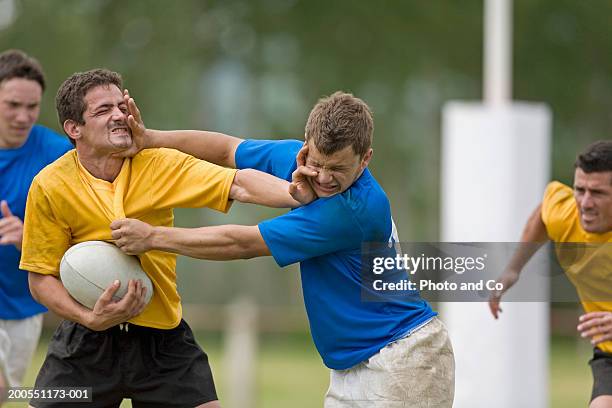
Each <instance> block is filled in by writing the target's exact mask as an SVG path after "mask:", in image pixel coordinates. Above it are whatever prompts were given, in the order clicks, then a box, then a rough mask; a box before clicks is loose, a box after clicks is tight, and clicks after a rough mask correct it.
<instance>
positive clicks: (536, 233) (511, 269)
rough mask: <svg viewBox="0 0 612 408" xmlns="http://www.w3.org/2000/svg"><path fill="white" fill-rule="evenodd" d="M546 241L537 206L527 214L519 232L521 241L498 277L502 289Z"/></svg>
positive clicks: (512, 282) (515, 279) (513, 279)
mask: <svg viewBox="0 0 612 408" xmlns="http://www.w3.org/2000/svg"><path fill="white" fill-rule="evenodd" d="M547 241H548V235H547V232H546V226H545V225H544V222H543V221H542V210H541V206H538V207H537V208H536V209H535V210H534V211H533V213H532V214H531V215H530V216H529V219H528V220H527V223H526V224H525V227H524V228H523V233H522V234H521V242H520V243H519V245H518V247H517V249H516V251H515V252H514V255H513V256H512V258H511V259H510V262H509V263H508V267H507V268H506V270H505V272H504V274H503V275H502V276H501V278H500V282H502V283H503V284H504V291H505V290H507V289H509V288H510V287H511V286H512V285H514V283H515V282H516V281H517V280H518V278H519V276H520V274H521V272H522V270H523V268H524V267H525V265H527V263H528V262H529V260H530V259H531V258H532V257H533V255H534V254H535V253H536V252H537V251H538V250H539V249H540V248H541V247H542V246H543V245H544V244H545V243H546V242H547Z"/></svg>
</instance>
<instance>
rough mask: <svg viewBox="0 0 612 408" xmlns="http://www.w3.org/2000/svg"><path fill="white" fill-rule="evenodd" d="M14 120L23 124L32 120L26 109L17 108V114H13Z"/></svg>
mask: <svg viewBox="0 0 612 408" xmlns="http://www.w3.org/2000/svg"><path fill="white" fill-rule="evenodd" d="M15 120H16V121H17V122H18V123H19V124H21V125H25V124H28V123H30V121H31V120H32V117H31V115H30V113H29V112H28V111H27V110H26V109H18V110H17V114H16V115H15Z"/></svg>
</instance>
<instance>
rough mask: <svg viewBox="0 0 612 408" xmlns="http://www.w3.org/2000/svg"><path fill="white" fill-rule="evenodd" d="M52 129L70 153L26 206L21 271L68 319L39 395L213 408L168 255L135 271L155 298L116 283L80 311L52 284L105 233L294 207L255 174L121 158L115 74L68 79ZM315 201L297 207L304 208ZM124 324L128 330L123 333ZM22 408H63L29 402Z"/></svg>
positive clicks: (168, 157) (182, 159)
mask: <svg viewBox="0 0 612 408" xmlns="http://www.w3.org/2000/svg"><path fill="white" fill-rule="evenodd" d="M56 105H57V110H58V116H59V120H60V123H61V124H62V126H63V129H64V131H65V132H66V134H67V135H68V136H69V138H70V139H71V140H72V141H73V142H74V144H75V146H76V150H73V151H71V152H68V153H67V154H65V155H64V156H62V157H61V158H60V159H59V160H57V161H56V162H55V163H53V164H52V165H50V166H48V167H47V168H45V169H44V170H43V171H42V172H41V173H39V174H38V175H37V176H36V177H35V178H34V181H33V183H32V187H31V189H30V192H29V195H28V201H27V206H26V217H25V230H24V238H23V253H22V258H21V268H22V269H25V270H28V271H30V275H29V279H30V289H31V291H32V294H33V295H34V297H35V298H36V299H37V300H38V301H40V302H41V303H42V304H44V305H45V306H47V307H48V308H49V309H50V310H52V311H53V312H55V313H56V314H58V315H59V316H61V317H63V318H64V319H65V320H64V321H63V322H62V323H61V325H60V326H59V328H58V329H57V330H56V332H55V334H54V336H53V339H52V340H51V343H50V344H49V351H48V354H47V357H46V359H45V362H44V363H43V366H42V368H41V370H40V372H39V374H38V377H37V379H36V385H35V386H36V387H37V388H41V387H54V388H55V387H82V386H90V387H93V392H92V398H93V401H92V402H90V403H71V404H70V405H71V406H74V407H79V406H83V407H87V408H96V407H118V406H119V405H120V403H121V401H122V399H123V398H131V399H132V405H133V406H134V407H146V408H155V407H160V408H161V407H164V408H171V407H177V408H178V407H196V406H197V407H208V408H212V407H219V406H220V405H219V402H218V401H217V395H216V391H215V386H214V382H213V377H212V374H211V370H210V367H209V365H208V359H207V356H206V354H205V353H204V352H203V351H202V349H201V348H200V347H199V346H198V345H197V344H196V343H195V340H194V338H193V334H192V332H191V329H190V328H189V326H188V325H187V324H186V323H185V321H184V320H182V311H181V302H180V296H179V294H178V292H177V287H176V270H175V269H176V256H175V255H172V254H168V253H163V252H149V253H147V254H145V255H143V256H140V257H139V259H140V263H141V265H142V267H143V269H144V271H145V272H146V273H147V275H148V276H149V277H150V278H151V281H152V283H153V287H154V293H153V297H152V299H151V302H150V303H149V304H148V305H146V306H145V303H144V296H145V289H144V288H143V287H142V285H141V282H140V281H130V282H129V284H128V291H127V294H126V295H125V296H124V297H123V299H121V300H120V301H113V300H112V297H113V294H114V293H115V292H116V291H117V290H118V288H119V283H118V282H114V283H113V284H112V285H110V286H109V287H108V288H107V289H106V290H105V292H104V293H103V294H102V295H101V296H100V298H99V299H98V301H97V303H96V304H95V306H94V308H93V310H89V309H87V308H85V307H84V306H82V305H80V304H79V303H77V302H76V301H75V300H74V299H73V298H72V297H70V295H69V294H68V292H67V291H66V289H65V288H64V286H63V285H62V282H61V281H60V279H59V263H60V260H61V258H62V256H63V254H64V253H65V252H66V250H67V249H68V248H70V247H71V246H72V245H75V244H77V243H80V242H84V241H91V240H104V241H111V230H110V228H109V224H110V223H111V222H112V221H113V220H116V219H119V218H124V217H134V218H137V219H139V220H143V221H146V222H148V223H151V224H153V225H159V226H162V225H164V226H171V225H172V224H173V218H174V216H173V208H176V207H208V208H212V209H215V210H218V211H222V212H226V211H228V210H229V208H230V205H231V202H232V200H238V201H242V202H249V203H256V204H261V205H267V206H272V207H297V206H299V205H300V203H299V202H297V201H296V200H294V199H293V198H292V197H291V196H290V195H289V193H288V186H289V183H288V182H287V181H284V180H280V179H278V178H275V177H272V176H270V175H267V174H265V173H262V172H258V171H256V170H238V171H237V170H235V169H227V168H224V167H220V166H217V165H214V164H211V163H208V162H205V161H202V160H198V159H195V158H194V157H192V156H189V155H186V154H183V153H181V152H179V151H176V150H172V149H148V150H143V151H142V152H140V153H138V154H136V155H135V156H134V157H132V158H124V155H125V154H126V152H129V151H130V148H131V147H132V136H131V131H130V129H129V127H128V124H127V115H128V107H127V104H126V101H125V100H124V96H123V92H122V80H121V77H120V75H119V74H117V73H115V72H111V71H108V70H102V69H97V70H92V71H88V72H84V73H76V74H73V75H72V76H71V77H69V78H68V79H67V80H66V81H65V82H64V83H63V84H62V86H61V87H60V89H59V90H58V94H57V98H56ZM313 198H314V196H313V195H311V196H310V198H308V199H306V200H305V201H309V200H312V199H313ZM126 322H127V323H129V324H125V323H126ZM30 403H31V406H34V407H37V408H42V407H45V408H46V407H61V406H65V404H66V403H65V402H63V401H62V402H50V401H44V400H33V401H31V402H30Z"/></svg>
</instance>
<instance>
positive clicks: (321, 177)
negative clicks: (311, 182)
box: [317, 169, 332, 184]
mask: <svg viewBox="0 0 612 408" xmlns="http://www.w3.org/2000/svg"><path fill="white" fill-rule="evenodd" d="M331 181H332V176H331V173H330V172H329V171H327V170H325V169H321V170H319V172H318V174H317V183H319V184H328V183H331Z"/></svg>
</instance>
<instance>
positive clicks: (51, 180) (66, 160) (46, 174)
mask: <svg viewBox="0 0 612 408" xmlns="http://www.w3.org/2000/svg"><path fill="white" fill-rule="evenodd" d="M77 160H78V158H77V154H76V150H70V151H68V152H66V153H64V154H63V155H62V156H60V157H59V158H58V159H57V160H55V161H54V162H53V163H51V164H49V165H48V166H46V167H45V168H44V169H42V170H41V171H40V172H39V173H38V174H37V175H36V176H35V177H34V180H33V182H32V185H37V186H40V187H42V188H43V189H45V190H52V189H54V188H55V187H57V186H59V185H60V184H62V183H65V182H67V181H68V182H72V181H73V180H75V179H78V166H77V162H76V161H77Z"/></svg>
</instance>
